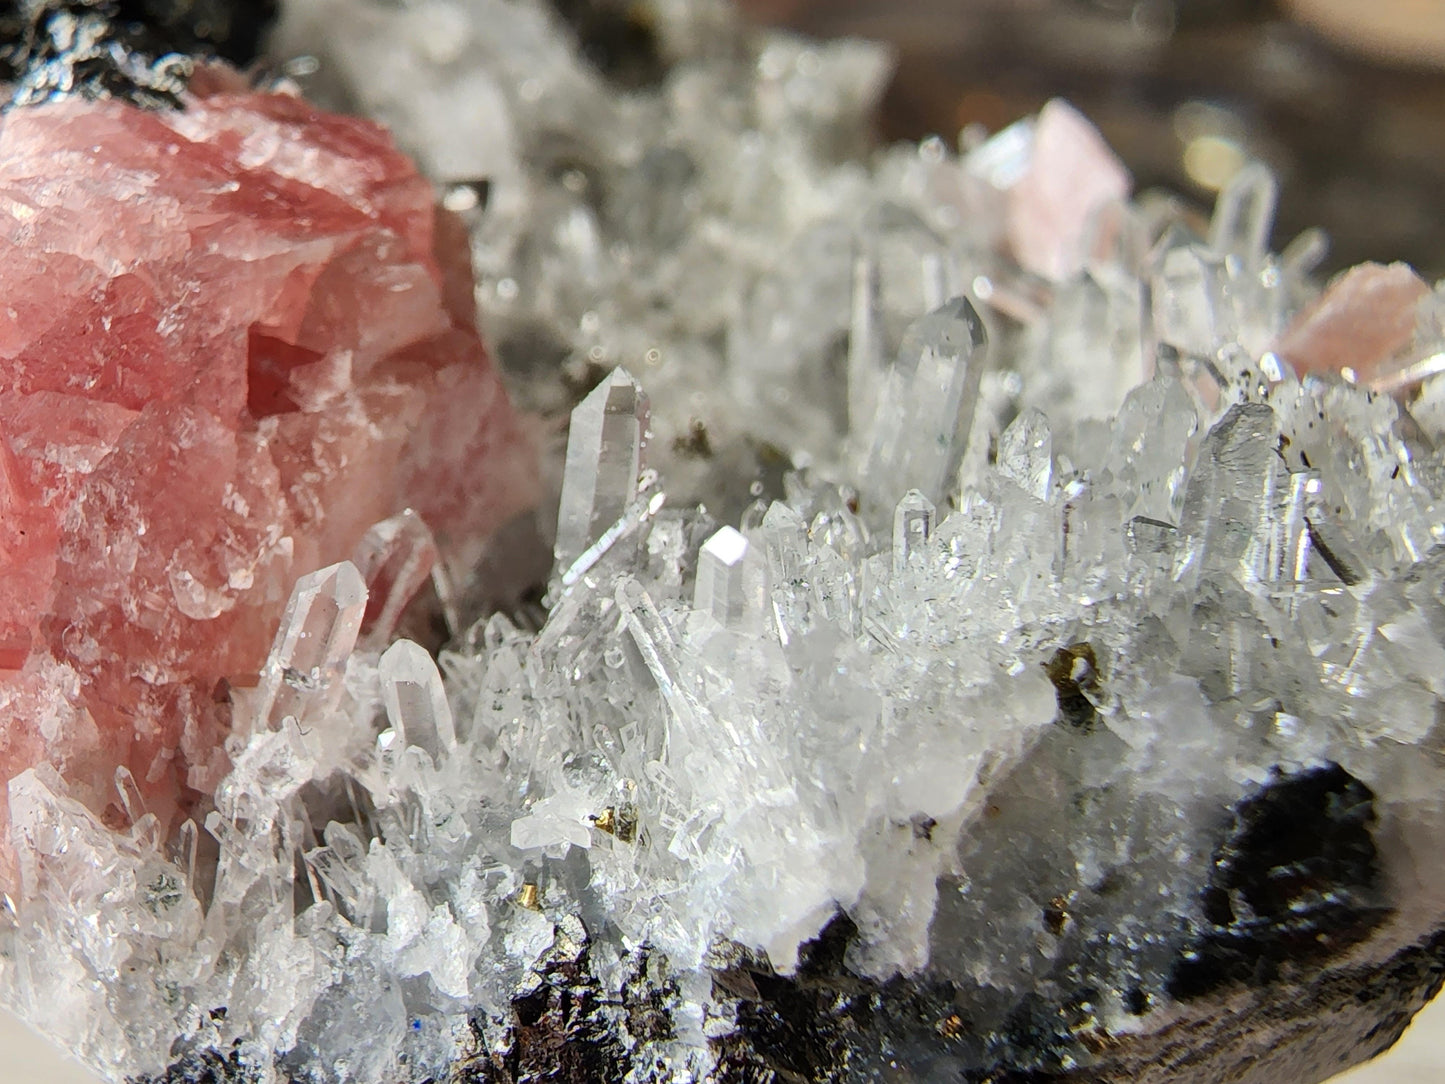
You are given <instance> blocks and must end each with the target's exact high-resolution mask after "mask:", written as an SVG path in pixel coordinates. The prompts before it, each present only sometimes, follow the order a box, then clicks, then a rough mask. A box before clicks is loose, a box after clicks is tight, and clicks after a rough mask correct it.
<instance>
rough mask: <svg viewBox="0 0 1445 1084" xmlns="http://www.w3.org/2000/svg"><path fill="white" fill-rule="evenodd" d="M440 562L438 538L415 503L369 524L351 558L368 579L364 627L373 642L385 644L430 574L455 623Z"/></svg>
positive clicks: (450, 599)
mask: <svg viewBox="0 0 1445 1084" xmlns="http://www.w3.org/2000/svg"><path fill="white" fill-rule="evenodd" d="M439 562H440V554H439V552H438V550H437V544H436V539H435V538H434V537H433V536H432V533H431V530H430V529H429V528H428V527H427V525H426V524H425V523H424V522H422V518H421V517H420V516H418V515H417V514H416V513H415V512H413V511H412V510H411V509H406V510H405V511H403V512H402V513H401V514H399V515H395V516H390V517H388V518H387V519H384V520H382V521H381V522H380V523H374V524H372V525H371V526H370V527H369V528H367V531H366V534H364V535H363V536H362V538H361V542H360V543H359V544H358V545H357V547H356V552H355V554H353V556H352V563H353V564H355V565H356V568H357V571H358V572H360V573H361V576H362V579H363V580H365V581H366V613H365V615H364V616H363V618H362V633H363V635H364V637H365V639H366V641H367V643H368V644H369V645H374V646H382V645H385V644H387V643H389V642H390V641H391V639H392V637H393V635H395V633H396V629H397V626H398V625H399V624H400V623H401V618H402V613H403V612H404V611H405V609H406V606H407V603H409V602H410V601H411V600H412V599H413V598H414V597H415V596H416V594H417V592H418V591H420V590H421V589H422V586H423V585H424V584H425V583H426V582H427V581H428V580H431V581H432V582H433V583H434V584H436V585H437V587H438V591H437V594H438V596H439V601H440V602H441V604H442V608H443V611H444V614H443V616H444V617H445V618H446V619H447V623H448V624H449V625H451V626H452V627H453V628H454V627H455V626H456V619H455V615H454V612H453V611H454V603H453V600H452V598H451V591H450V587H449V584H448V582H447V579H446V571H445V569H443V568H442V567H441V565H440V563H439Z"/></svg>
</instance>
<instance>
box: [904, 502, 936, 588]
mask: <svg viewBox="0 0 1445 1084" xmlns="http://www.w3.org/2000/svg"><path fill="white" fill-rule="evenodd" d="M937 518H938V509H937V508H936V507H934V504H933V502H932V501H930V500H929V499H928V498H927V497H925V496H924V495H923V494H922V493H920V492H918V490H916V489H910V490H909V491H908V492H907V493H905V494H904V495H903V499H902V500H901V501H899V502H898V507H897V508H895V509H894V510H893V569H894V571H895V572H897V571H901V570H903V569H904V568H906V567H908V562H909V561H910V560H911V559H912V558H913V557H914V556H915V555H916V554H919V553H921V551H922V549H923V546H924V545H925V544H926V543H927V542H928V540H929V539H930V538H932V537H933V525H934V522H935V521H936V520H937Z"/></svg>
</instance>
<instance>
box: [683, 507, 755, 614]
mask: <svg viewBox="0 0 1445 1084" xmlns="http://www.w3.org/2000/svg"><path fill="white" fill-rule="evenodd" d="M747 557H748V540H747V539H746V538H744V537H743V536H742V535H741V534H739V533H738V531H737V530H736V529H734V528H732V527H723V528H721V529H720V530H719V531H718V532H717V534H715V535H713V536H712V537H711V538H709V539H708V540H707V541H706V542H704V543H703V545H702V549H700V550H699V551H698V555H697V585H696V587H695V589H694V591H693V604H692V605H693V609H695V610H699V611H701V612H702V613H709V614H712V615H713V617H715V618H717V619H718V620H719V621H720V622H722V623H723V624H724V625H734V624H737V622H738V621H739V620H740V619H741V618H742V616H743V613H744V611H745V609H746V607H747V597H748V596H747V586H746V584H745V582H744V576H745V568H744V562H745V561H746V560H747Z"/></svg>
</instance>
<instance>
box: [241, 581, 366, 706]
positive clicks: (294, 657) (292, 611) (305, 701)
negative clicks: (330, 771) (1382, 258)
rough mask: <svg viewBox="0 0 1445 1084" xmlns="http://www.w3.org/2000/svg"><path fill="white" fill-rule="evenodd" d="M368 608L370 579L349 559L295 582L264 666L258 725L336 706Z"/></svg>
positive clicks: (257, 698)
mask: <svg viewBox="0 0 1445 1084" xmlns="http://www.w3.org/2000/svg"><path fill="white" fill-rule="evenodd" d="M365 612H366V583H365V581H364V580H363V579H362V578H361V573H360V572H358V571H357V569H356V566H355V565H353V564H352V563H351V562H350V561H342V562H341V563H340V564H335V565H330V566H328V567H327V568H323V569H321V570H320V571H317V572H313V573H311V574H310V575H308V576H302V577H301V578H300V579H299V580H297V581H296V587H295V588H294V589H293V590H292V592H291V599H290V601H289V602H287V603H286V610H285V613H283V614H282V616H281V626H280V628H278V629H277V630H276V640H275V642H274V643H273V644H272V645H271V654H270V656H269V657H268V658H267V660H266V665H265V667H264V668H263V669H262V670H261V684H260V686H259V688H258V689H257V695H256V702H255V703H256V708H255V716H254V718H255V721H256V725H257V726H261V727H269V728H271V729H273V730H274V729H276V728H277V727H279V726H280V725H281V722H282V720H284V719H287V718H292V719H295V720H296V721H297V722H298V723H301V724H306V723H309V722H312V721H314V720H315V719H317V718H320V717H322V716H324V715H325V714H326V713H327V712H329V711H331V710H332V709H333V708H334V707H335V706H336V704H337V703H338V701H339V700H340V698H341V695H342V692H343V688H342V680H341V679H342V674H343V671H344V668H345V666H346V660H347V659H348V658H349V657H350V655H351V652H352V650H353V649H354V648H355V647H356V638H357V634H358V633H359V632H360V630H361V620H362V616H363V615H364V614H365Z"/></svg>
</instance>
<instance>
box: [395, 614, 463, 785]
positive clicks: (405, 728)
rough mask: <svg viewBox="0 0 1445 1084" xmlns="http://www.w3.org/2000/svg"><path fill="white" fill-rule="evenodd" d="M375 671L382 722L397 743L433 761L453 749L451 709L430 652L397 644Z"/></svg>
mask: <svg viewBox="0 0 1445 1084" xmlns="http://www.w3.org/2000/svg"><path fill="white" fill-rule="evenodd" d="M378 670H379V674H380V677H381V693H382V699H383V700H384V701H385V703H386V718H387V721H388V722H389V723H390V724H391V728H392V729H393V730H394V731H396V733H397V734H398V736H400V738H401V740H402V741H403V742H405V743H406V744H407V745H415V746H417V747H418V748H420V749H424V750H425V751H426V752H428V753H430V754H431V755H432V757H433V758H436V757H439V756H441V755H442V754H444V753H450V752H451V751H452V750H453V749H455V748H456V745H457V734H456V728H455V725H454V723H453V722H452V709H451V707H450V705H448V703H447V694H446V689H445V687H443V685H442V676H441V673H440V672H439V671H438V670H437V664H436V662H435V661H433V659H432V657H431V652H429V651H427V649H426V648H424V647H422V646H421V645H420V644H418V643H415V642H414V641H412V640H398V641H397V642H396V643H394V644H392V645H391V646H390V647H389V648H387V649H386V651H385V652H383V654H382V656H381V662H380V664H379V666H378Z"/></svg>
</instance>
